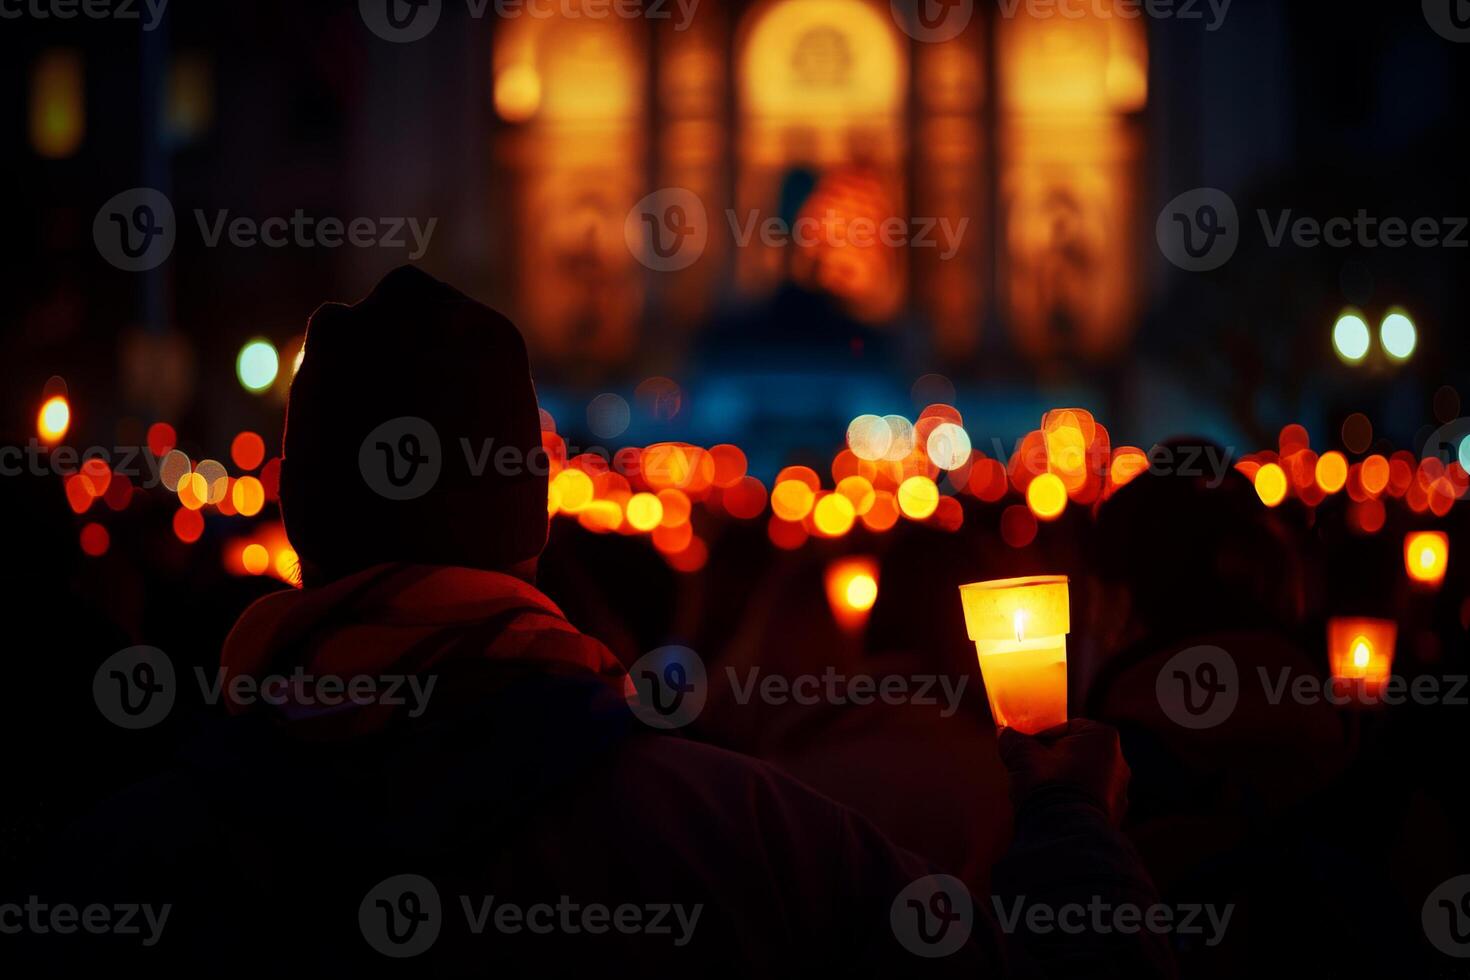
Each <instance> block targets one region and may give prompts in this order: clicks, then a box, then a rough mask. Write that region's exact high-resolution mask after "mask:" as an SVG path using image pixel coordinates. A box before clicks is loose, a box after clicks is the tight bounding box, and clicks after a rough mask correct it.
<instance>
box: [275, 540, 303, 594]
mask: <svg viewBox="0 0 1470 980" xmlns="http://www.w3.org/2000/svg"><path fill="white" fill-rule="evenodd" d="M274 571H275V573H276V577H277V578H279V579H280V580H281V581H283V582H290V583H291V584H292V585H300V584H301V559H300V558H298V557H297V555H296V552H295V551H294V550H292V549H291V548H282V549H281V550H280V551H277V552H276V560H275V562H274Z"/></svg>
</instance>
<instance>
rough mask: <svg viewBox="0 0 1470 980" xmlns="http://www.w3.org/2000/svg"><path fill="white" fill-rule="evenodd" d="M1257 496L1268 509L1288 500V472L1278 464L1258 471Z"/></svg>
mask: <svg viewBox="0 0 1470 980" xmlns="http://www.w3.org/2000/svg"><path fill="white" fill-rule="evenodd" d="M1255 482H1256V496H1258V497H1260V498H1261V503H1263V504H1265V505H1266V506H1267V507H1275V506H1277V505H1279V504H1280V503H1281V501H1283V500H1285V499H1286V471H1285V470H1283V469H1282V468H1281V467H1280V466H1278V465H1277V464H1276V463H1267V464H1266V465H1265V466H1262V467H1261V468H1260V469H1258V470H1256V481H1255Z"/></svg>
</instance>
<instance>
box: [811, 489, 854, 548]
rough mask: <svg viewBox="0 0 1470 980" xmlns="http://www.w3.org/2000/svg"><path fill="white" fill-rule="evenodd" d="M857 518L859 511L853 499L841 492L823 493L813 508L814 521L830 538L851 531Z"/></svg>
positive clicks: (817, 527) (820, 530) (818, 528)
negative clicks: (855, 507)
mask: <svg viewBox="0 0 1470 980" xmlns="http://www.w3.org/2000/svg"><path fill="white" fill-rule="evenodd" d="M856 520H857V511H856V510H855V509H854V508H853V506H852V501H851V500H848V499H847V498H846V497H844V496H843V495H842V494H840V493H829V494H825V495H823V497H822V499H820V500H818V501H817V503H816V506H815V507H814V508H813V509H812V523H813V524H814V525H815V526H816V529H817V531H818V532H819V533H821V534H823V535H826V536H827V537H829V538H837V537H841V536H842V535H844V534H846V533H847V532H848V531H851V530H852V525H853V522H854V521H856Z"/></svg>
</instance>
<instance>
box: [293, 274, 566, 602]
mask: <svg viewBox="0 0 1470 980" xmlns="http://www.w3.org/2000/svg"><path fill="white" fill-rule="evenodd" d="M546 474H547V458H546V454H545V450H544V449H543V448H542V444H541V424H540V413H539V410H538V408H537V405H536V389H535V387H534V385H533V384H532V381H531V369H530V362H529V360H528V359H527V357H526V345H525V342H524V341H523V340H522V339H521V335H520V332H519V331H518V330H517V329H516V327H515V324H513V323H511V322H510V321H509V320H508V319H506V318H505V317H503V316H501V315H500V314H499V313H496V312H495V311H494V310H491V309H490V308H489V307H487V306H484V305H483V304H481V303H477V302H476V301H474V300H472V299H470V298H469V297H468V296H465V295H464V294H463V293H460V292H459V291H458V290H456V289H454V288H452V287H450V286H448V285H446V284H445V283H442V282H440V281H438V280H437V279H434V278H433V277H431V276H429V275H427V274H426V273H424V272H422V271H420V270H418V269H416V268H413V267H412V266H403V267H401V268H399V269H396V270H394V271H393V272H391V273H389V274H388V275H387V276H386V277H385V278H384V279H383V280H382V281H381V282H380V283H378V285H377V287H376V288H374V289H373V291H372V293H371V294H370V295H369V296H368V297H367V298H366V299H364V300H363V301H362V302H360V303H358V304H357V305H356V306H343V305H341V304H337V303H329V304H327V305H325V306H323V307H321V308H320V309H319V310H317V311H316V313H315V314H313V315H312V318H311V321H310V323H309V324H308V326H307V332H306V344H305V355H304V357H303V359H302V361H301V367H300V369H299V370H298V371H297V372H296V376H295V378H294V379H293V380H292V382H291V393H290V397H289V399H288V401H287V405H286V432H285V438H284V447H283V453H282V459H281V511H282V516H283V518H284V521H285V525H286V533H287V536H288V537H289V538H290V539H291V543H292V547H293V548H294V549H295V550H296V552H297V554H298V555H299V556H300V558H301V561H302V566H303V568H304V569H306V570H308V575H316V576H319V577H320V578H322V579H327V580H329V579H333V578H338V577H341V576H342V575H346V574H350V573H351V572H354V571H357V570H359V569H362V568H365V567H367V566H369V565H373V564H377V563H379V562H386V561H406V562H419V563H425V564H434V565H460V566H466V567H470V568H484V569H503V568H506V567H508V566H510V565H514V564H516V563H518V562H521V561H524V560H526V559H528V558H534V557H535V556H537V555H538V554H540V552H541V549H542V548H543V547H544V546H545V544H546V531H547V514H546ZM308 584H315V583H312V582H308Z"/></svg>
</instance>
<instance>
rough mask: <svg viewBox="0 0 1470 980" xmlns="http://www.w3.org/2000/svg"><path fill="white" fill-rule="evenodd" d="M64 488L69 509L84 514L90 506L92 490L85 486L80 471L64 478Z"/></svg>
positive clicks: (92, 497)
mask: <svg viewBox="0 0 1470 980" xmlns="http://www.w3.org/2000/svg"><path fill="white" fill-rule="evenodd" d="M63 486H64V488H65V490H66V502H67V503H68V504H69V505H71V509H72V510H73V511H74V512H75V513H78V514H85V513H86V512H87V511H88V510H90V509H91V507H92V501H93V500H95V499H96V498H95V497H94V496H92V491H91V490H89V489H88V487H87V480H86V478H85V477H83V476H82V475H81V474H80V473H73V474H71V475H70V476H68V477H67V478H66V481H65V483H64V484H63Z"/></svg>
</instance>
